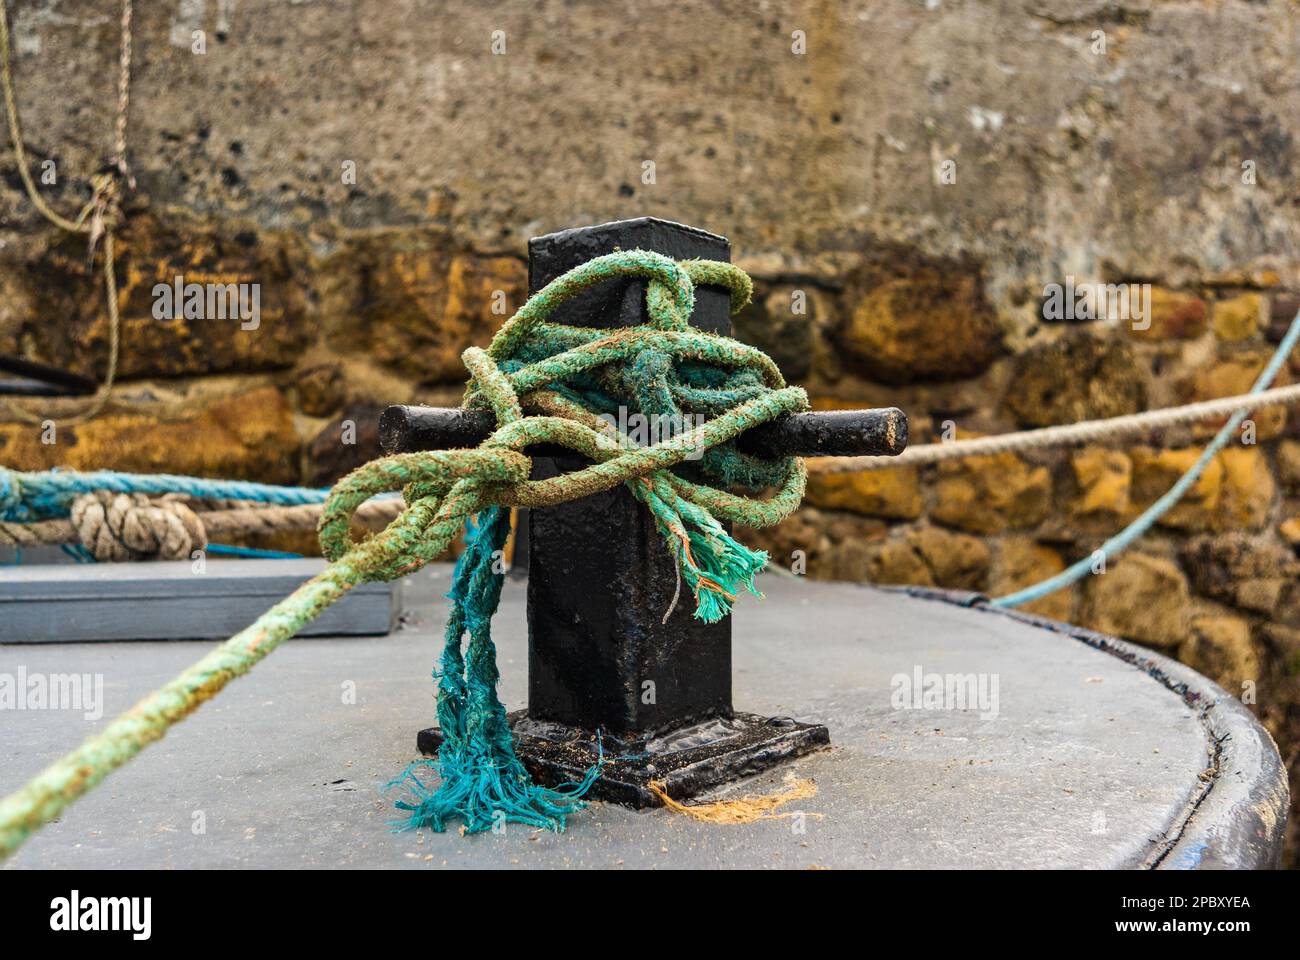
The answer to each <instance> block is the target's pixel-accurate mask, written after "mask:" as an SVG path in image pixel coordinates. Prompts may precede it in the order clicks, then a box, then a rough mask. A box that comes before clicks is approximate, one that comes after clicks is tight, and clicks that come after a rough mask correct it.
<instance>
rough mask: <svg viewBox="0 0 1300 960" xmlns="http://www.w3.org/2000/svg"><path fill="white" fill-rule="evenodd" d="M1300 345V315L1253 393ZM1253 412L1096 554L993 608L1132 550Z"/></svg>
mask: <svg viewBox="0 0 1300 960" xmlns="http://www.w3.org/2000/svg"><path fill="white" fill-rule="evenodd" d="M1297 342H1300V313H1297V314H1296V315H1295V319H1294V320H1292V321H1291V328H1290V329H1289V330H1287V332H1286V336H1285V337H1283V338H1282V342H1281V343H1279V344H1278V346H1277V352H1276V353H1274V354H1273V356H1272V358H1271V359H1270V360H1269V362H1268V366H1266V367H1265V368H1264V369H1263V370H1262V371H1261V372H1260V375H1259V379H1257V380H1256V381H1255V385H1254V386H1253V387H1251V388H1250V392H1251V393H1262V392H1263V391H1264V390H1267V389H1268V388H1269V385H1270V384H1272V382H1273V380H1274V378H1275V377H1276V376H1277V375H1278V373H1279V372H1280V371H1281V369H1282V365H1283V364H1284V363H1286V360H1287V358H1288V357H1289V356H1290V355H1291V353H1292V351H1293V350H1295V347H1296V343H1297ZM1249 412H1250V411H1249V410H1248V409H1245V408H1243V409H1241V410H1238V411H1237V412H1236V413H1234V414H1233V415H1232V417H1231V418H1230V419H1229V420H1228V422H1227V423H1225V424H1224V425H1223V428H1222V429H1221V430H1220V431H1219V432H1218V433H1217V434H1215V436H1214V439H1213V440H1211V441H1210V445H1209V446H1207V447H1206V448H1205V450H1204V451H1203V452H1202V453H1201V455H1200V457H1199V458H1198V459H1197V461H1196V462H1195V463H1194V464H1192V466H1191V468H1190V469H1189V470H1188V471H1187V472H1186V473H1184V474H1183V475H1182V476H1181V477H1179V478H1178V482H1177V483H1175V484H1174V485H1173V486H1172V487H1170V488H1169V490H1168V492H1167V493H1165V495H1164V496H1162V497H1161V498H1160V499H1159V500H1157V501H1156V502H1155V503H1153V504H1151V506H1149V507H1147V509H1146V510H1144V511H1142V514H1141V516H1139V517H1138V518H1137V519H1135V520H1134V521H1133V522H1132V523H1130V524H1129V525H1128V526H1127V527H1125V528H1124V529H1123V530H1121V531H1120V532H1119V533H1117V534H1115V536H1113V537H1111V538H1110V539H1109V540H1107V541H1106V542H1105V543H1103V544H1102V545H1101V547H1100V548H1099V549H1098V550H1097V551H1096V552H1095V553H1092V554H1090V555H1089V556H1087V557H1084V558H1083V559H1082V560H1079V561H1077V562H1075V563H1074V564H1072V565H1070V566H1069V567H1066V568H1065V569H1064V570H1062V571H1061V572H1060V573H1058V574H1056V576H1054V577H1048V578H1047V579H1046V580H1041V581H1039V582H1038V583H1035V584H1033V585H1031V586H1028V587H1025V588H1024V589H1023V590H1017V591H1016V592H1015V593H1009V594H1007V595H1006V596H1003V597H998V598H996V599H994V600H991V601H990V604H991V605H992V606H995V607H1018V606H1021V605H1022V604H1026V603H1030V602H1031V601H1034V600H1038V599H1040V598H1041V597H1045V596H1047V595H1048V594H1050V593H1055V592H1056V591H1057V590H1060V589H1062V588H1064V587H1068V586H1069V585H1070V584H1072V583H1075V582H1076V581H1078V580H1081V579H1083V578H1084V577H1086V576H1088V574H1089V573H1091V572H1092V569H1093V565H1094V564H1095V563H1096V557H1097V554H1098V553H1099V554H1101V556H1102V559H1103V561H1105V560H1109V559H1110V558H1111V557H1113V556H1115V555H1116V554H1118V553H1120V552H1121V551H1123V550H1124V549H1126V548H1127V547H1129V546H1131V545H1132V544H1133V543H1134V541H1136V540H1137V539H1138V538H1139V537H1141V536H1142V535H1143V534H1145V533H1146V532H1147V531H1148V530H1150V529H1151V528H1152V526H1154V525H1155V523H1156V521H1158V520H1159V519H1160V518H1161V517H1162V516H1164V515H1165V514H1166V513H1168V512H1169V510H1170V508H1171V507H1173V506H1174V504H1176V503H1177V502H1178V501H1179V500H1181V499H1182V498H1183V494H1185V493H1187V491H1188V490H1190V489H1191V487H1192V484H1194V483H1196V481H1197V480H1198V479H1200V476H1201V474H1202V473H1203V472H1204V471H1205V468H1206V467H1208V466H1209V465H1210V461H1211V460H1213V459H1214V458H1215V457H1216V456H1218V454H1219V451H1221V450H1222V449H1223V448H1224V447H1225V446H1226V445H1227V443H1228V441H1229V440H1230V439H1231V438H1232V437H1233V435H1234V434H1236V432H1237V428H1238V427H1240V426H1241V422H1242V421H1243V420H1245V419H1246V415H1247V414H1248V413H1249Z"/></svg>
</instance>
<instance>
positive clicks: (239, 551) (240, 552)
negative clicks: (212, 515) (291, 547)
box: [208, 543, 302, 560]
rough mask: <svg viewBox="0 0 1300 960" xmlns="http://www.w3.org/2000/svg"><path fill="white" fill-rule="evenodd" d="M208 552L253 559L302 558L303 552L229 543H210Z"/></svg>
mask: <svg viewBox="0 0 1300 960" xmlns="http://www.w3.org/2000/svg"><path fill="white" fill-rule="evenodd" d="M208 553H214V554H217V555H218V556H222V555H224V556H228V557H248V558H249V559H253V560H301V559H302V554H301V553H291V552H289V551H288V550H263V549H261V548H260V547H238V546H235V545H234V544H229V543H209V544H208Z"/></svg>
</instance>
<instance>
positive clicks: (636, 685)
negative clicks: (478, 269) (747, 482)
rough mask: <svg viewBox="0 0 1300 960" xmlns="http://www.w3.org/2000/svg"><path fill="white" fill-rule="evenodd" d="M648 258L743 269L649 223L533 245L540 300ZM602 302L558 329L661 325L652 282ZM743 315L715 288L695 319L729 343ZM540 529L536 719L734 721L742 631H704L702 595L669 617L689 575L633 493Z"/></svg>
mask: <svg viewBox="0 0 1300 960" xmlns="http://www.w3.org/2000/svg"><path fill="white" fill-rule="evenodd" d="M634 248H640V249H644V250H654V251H656V252H658V253H663V254H665V255H667V256H670V257H673V258H675V259H681V258H684V257H699V258H703V259H709V260H730V259H731V246H730V244H729V243H728V242H727V241H726V240H724V239H723V238H721V237H715V236H713V235H712V234H708V233H705V232H704V231H701V230H694V229H692V228H689V227H683V226H680V225H679V224H672V223H667V222H665V221H658V220H652V219H648V218H643V219H639V220H629V221H625V222H623V223H612V224H603V225H601V226H597V227H590V228H586V229H581V230H566V231H563V232H562V233H557V234H551V235H550V236H545V237H538V238H536V239H534V240H533V241H532V242H531V243H530V244H529V270H528V276H529V293H530V294H532V293H536V292H537V290H539V289H540V288H541V287H543V286H545V285H546V284H547V283H549V282H550V281H551V280H553V279H554V278H555V277H558V276H559V275H560V274H562V273H565V272H566V271H568V270H570V269H572V268H573V267H574V266H577V265H578V264H579V263H583V262H585V261H587V260H590V259H591V258H592V257H595V256H599V255H601V254H605V253H609V252H611V251H613V250H616V249H624V250H630V249H634ZM620 286H621V287H623V288H624V289H623V290H622V292H619V290H618V289H617V288H618V287H620ZM607 287H612V288H613V289H607ZM588 292H590V293H594V294H596V296H595V297H594V298H592V299H584V300H579V301H576V302H575V303H574V306H575V309H571V310H568V311H566V312H564V313H563V314H562V315H558V314H553V315H552V320H555V321H556V322H560V323H569V324H580V325H582V326H589V327H610V328H614V327H625V326H635V325H638V324H643V323H646V322H647V321H648V317H647V316H646V307H645V284H644V283H642V282H628V283H624V284H611V285H605V284H602V285H601V286H600V287H599V288H596V289H593V290H592V291H588ZM729 308H730V297H729V295H728V294H727V292H726V291H725V290H721V289H711V288H704V287H702V288H701V289H700V290H698V291H697V293H696V298H695V315H694V316H693V317H692V318H691V322H692V324H694V325H697V326H702V327H704V328H705V329H709V330H711V331H713V332H714V333H720V334H729V333H730V332H731V318H730V314H729ZM535 462H537V461H535ZM587 463H588V461H587V460H586V459H585V458H582V457H579V456H576V455H574V454H571V453H567V452H566V453H564V454H562V455H560V456H556V457H553V458H549V464H547V463H544V462H543V463H539V466H538V469H545V470H559V471H560V472H564V473H568V472H570V471H573V470H578V469H581V468H582V467H584V466H586V465H587ZM528 519H529V557H528V571H529V576H528V610H529V614H528V637H529V643H528V714H529V716H530V717H531V718H532V719H534V720H541V721H551V722H557V723H562V724H568V725H569V726H572V727H576V728H578V729H579V730H586V731H594V730H603V731H604V732H606V733H608V734H613V735H614V736H617V737H628V738H636V737H651V736H654V735H655V734H657V733H662V732H663V731H665V730H669V729H672V728H674V727H680V726H683V725H686V724H691V723H698V722H700V721H702V720H710V719H714V718H717V717H727V716H730V715H731V620H730V618H725V619H724V620H723V621H722V622H721V623H715V624H706V623H703V622H701V621H699V620H696V619H695V618H694V616H693V615H692V614H693V612H694V607H695V604H694V602H693V599H692V598H691V596H690V593H689V591H687V592H686V594H685V596H683V597H681V600H680V602H679V603H678V604H677V606H676V608H675V609H673V612H672V614H671V615H670V616H667V617H666V618H665V615H666V614H667V613H668V610H669V608H670V607H671V606H672V602H673V596H674V594H675V593H676V591H677V588H678V581H677V566H676V563H675V561H674V559H673V556H672V554H671V553H670V552H669V551H668V548H667V547H666V546H665V545H664V543H663V541H662V539H661V538H660V536H659V533H658V531H657V530H656V529H655V525H654V520H653V519H652V518H651V516H650V513H649V511H648V510H646V509H645V507H643V506H642V505H641V503H639V502H638V501H637V500H636V498H635V497H633V496H632V494H631V493H629V492H628V490H627V488H626V487H624V486H623V485H622V484H620V485H619V486H617V487H615V488H614V489H611V490H606V491H604V492H603V493H599V494H596V495H594V496H591V497H585V498H583V499H581V500H576V501H572V502H570V503H562V504H557V505H556V506H554V507H548V508H546V509H544V510H531V511H529V518H528Z"/></svg>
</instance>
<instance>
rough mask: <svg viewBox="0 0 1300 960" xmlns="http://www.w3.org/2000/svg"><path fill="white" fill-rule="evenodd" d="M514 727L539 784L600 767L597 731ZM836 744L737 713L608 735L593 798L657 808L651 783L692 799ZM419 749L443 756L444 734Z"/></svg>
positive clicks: (423, 740)
mask: <svg viewBox="0 0 1300 960" xmlns="http://www.w3.org/2000/svg"><path fill="white" fill-rule="evenodd" d="M509 720H510V727H511V729H512V730H513V731H514V734H515V752H516V753H518V754H519V759H520V760H522V761H523V764H524V766H525V767H526V768H527V769H528V772H529V773H530V774H532V776H533V779H534V780H535V781H536V782H538V783H541V784H543V785H545V786H548V787H556V786H559V785H561V784H564V783H576V782H578V781H581V780H582V778H583V775H584V774H585V773H586V771H587V770H588V769H589V768H590V767H591V766H592V764H594V763H595V762H596V760H597V756H598V748H597V737H596V734H595V733H593V732H592V731H590V730H582V729H579V728H577V727H571V726H569V725H567V724H563V723H555V722H552V721H546V720H534V719H532V718H531V717H529V716H528V711H526V710H519V711H516V712H515V713H512V714H510V716H509ZM830 742H831V737H830V732H829V731H828V730H827V729H826V728H825V727H824V726H822V725H821V724H818V723H800V722H798V721H796V720H792V719H790V718H789V717H760V716H758V715H757V714H753V713H735V714H733V715H732V716H731V717H730V718H718V719H715V720H707V721H704V722H703V723H696V724H692V725H690V726H686V727H681V728H679V729H677V730H673V731H670V732H668V733H666V734H663V735H661V736H656V737H652V738H648V739H645V738H642V739H629V740H623V739H619V738H617V737H612V736H609V735H604V736H602V737H600V747H599V750H603V752H604V758H605V764H604V767H603V769H602V770H601V773H600V776H599V777H598V778H597V779H596V782H595V783H594V784H593V785H592V787H591V789H590V790H589V791H588V792H587V794H586V795H587V796H588V797H590V798H591V799H593V800H606V801H608V802H610V803H618V804H621V805H623V806H625V807H633V808H636V809H642V808H645V807H657V806H661V805H662V803H663V801H662V800H661V799H660V798H659V797H658V796H656V795H655V793H654V792H653V791H652V790H651V789H650V783H651V781H653V782H654V783H656V784H657V785H658V786H659V787H660V789H662V790H663V791H664V793H666V794H667V795H668V796H670V797H672V798H673V799H674V800H685V799H688V798H690V797H694V796H696V795H698V794H701V793H704V792H705V791H707V790H712V789H714V788H715V787H720V786H722V785H723V784H725V783H730V782H732V781H733V780H738V779H740V778H741V777H748V776H751V775H753V774H756V773H760V772H761V771H763V770H767V769H768V768H770V767H773V766H775V765H776V764H778V763H781V762H782V761H784V760H788V759H790V758H791V757H798V756H802V755H803V754H805V753H808V752H810V751H812V750H816V749H818V748H821V747H826V746H829V745H830ZM416 745H417V746H418V747H419V750H420V752H421V753H422V754H424V755H425V756H434V755H436V754H437V752H438V748H439V747H440V746H441V745H442V731H441V730H439V729H438V728H437V727H430V728H429V729H427V730H421V731H420V733H419V736H418V737H417V738H416Z"/></svg>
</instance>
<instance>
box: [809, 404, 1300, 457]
mask: <svg viewBox="0 0 1300 960" xmlns="http://www.w3.org/2000/svg"><path fill="white" fill-rule="evenodd" d="M1297 402H1300V384H1292V385H1291V386H1289V387H1274V388H1273V389H1271V390H1264V391H1262V392H1260V393H1253V394H1242V395H1240V396H1236V397H1222V398H1219V399H1217V400H1203V401H1201V402H1199V403H1189V404H1185V405H1184V406H1181V407H1168V408H1166V409H1164V410H1149V411H1147V412H1145V413H1131V414H1126V415H1125V416H1122V417H1111V418H1109V419H1107V420H1085V421H1083V422H1082V423H1071V424H1066V425H1065V426H1060V427H1044V428H1043V429H1041V430H1023V431H1020V432H1019V433H1002V434H998V435H997V436H993V437H977V438H976V439H974V440H949V441H946V442H944V443H922V444H918V445H917V446H915V447H908V448H907V449H906V450H905V451H903V453H901V454H899V455H898V456H896V457H842V458H838V459H832V458H829V457H828V458H815V459H812V460H809V461H808V472H809V473H810V474H815V473H852V472H855V471H858V470H883V469H885V468H887V467H920V466H926V465H928V464H932V463H940V462H941V461H944V460H957V459H960V458H962V457H976V456H987V455H988V454H994V453H1011V452H1015V451H1019V450H1038V449H1042V448H1044V447H1063V446H1074V445H1079V444H1085V443H1097V442H1101V441H1104V440H1114V439H1118V438H1120V437H1132V436H1141V435H1142V434H1144V433H1147V432H1149V431H1151V430H1158V429H1160V428H1162V427H1172V426H1177V425H1180V424H1187V423H1196V422H1197V421H1198V420H1205V419H1207V418H1209V417H1215V416H1225V415H1227V414H1231V413H1235V412H1236V411H1238V410H1243V409H1246V410H1253V409H1256V408H1259V407H1270V406H1277V405H1279V404H1284V403H1297Z"/></svg>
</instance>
